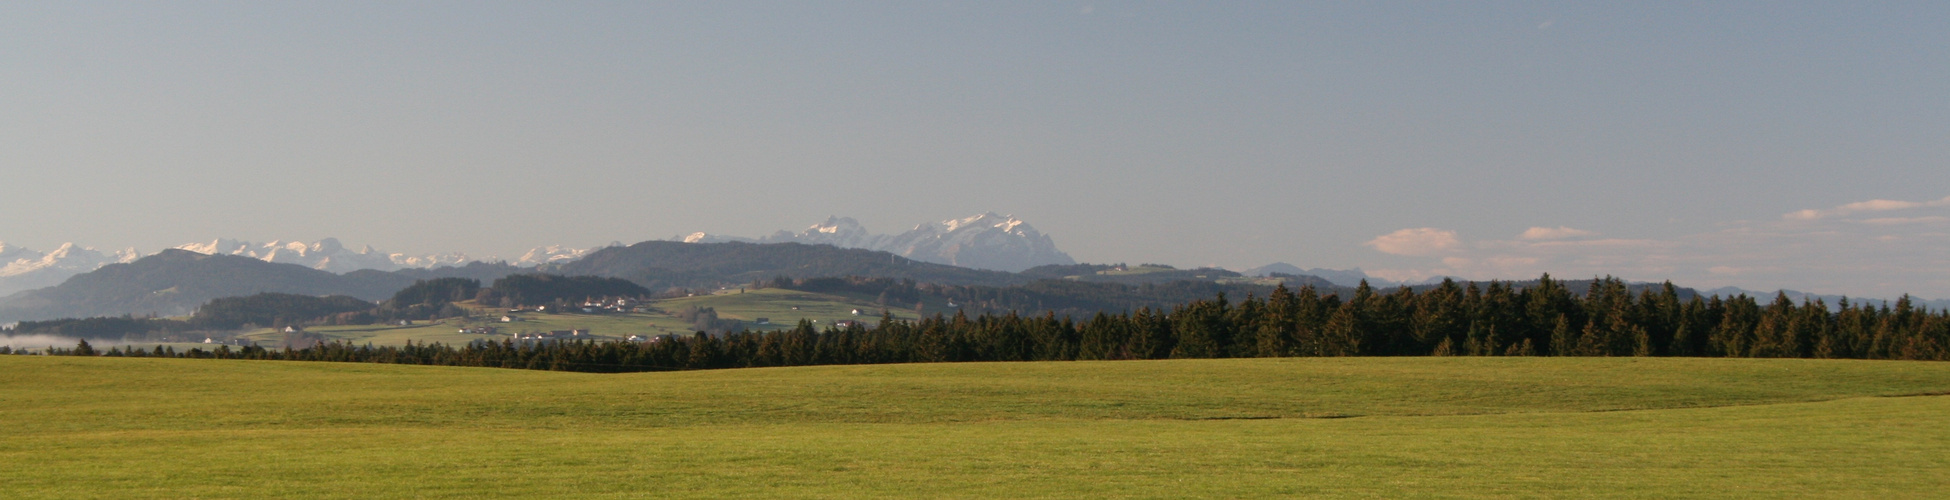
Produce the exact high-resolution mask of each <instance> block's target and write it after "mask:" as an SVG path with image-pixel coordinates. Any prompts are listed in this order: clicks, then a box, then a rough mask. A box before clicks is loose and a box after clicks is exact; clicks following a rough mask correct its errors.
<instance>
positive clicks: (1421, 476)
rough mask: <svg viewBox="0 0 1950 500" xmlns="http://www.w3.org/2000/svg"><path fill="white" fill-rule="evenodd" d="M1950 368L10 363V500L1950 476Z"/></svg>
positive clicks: (888, 493)
mask: <svg viewBox="0 0 1950 500" xmlns="http://www.w3.org/2000/svg"><path fill="white" fill-rule="evenodd" d="M1946 392H1950V364H1940V363H1920V362H1873V361H1825V360H1745V359H1633V358H1340V359H1317V358H1315V359H1248V360H1182V361H1122V362H1059V363H966V364H921V365H881V366H845V367H805V368H780V369H748V370H721V371H700V372H680V373H644V374H621V375H598V374H577V373H552V372H534V371H517V370H499V369H472V368H438V367H418V366H396V365H373V364H332V363H288V362H261V361H259V362H253V361H216V360H166V359H134V358H123V359H112V358H70V357H39V356H4V357H0V420H4V421H5V422H7V425H6V426H5V427H0V466H4V468H0V470H4V471H5V474H7V478H6V480H5V481H0V497H5V498H191V497H195V498H227V497H326V498H387V497H416V498H479V497H537V496H543V497H551V496H552V497H578V498H638V497H752V496H773V497H795V498H807V497H813V498H858V497H1143V498H1159V497H1186V496H1204V497H1269V496H1307V497H1326V498H1335V497H1340V498H1357V497H1358V498H1374V497H1385V498H1398V497H1459V498H1482V497H1493V498H1508V497H1579V498H1584V497H1613V498H1619V497H1627V498H1669V497H1737V498H1752V497H1800V498H1837V497H1855V498H1931V497H1940V495H1941V494H1942V493H1941V492H1942V491H1945V490H1946V488H1950V398H1946V397H1944V396H1941V394H1945V393H1946Z"/></svg>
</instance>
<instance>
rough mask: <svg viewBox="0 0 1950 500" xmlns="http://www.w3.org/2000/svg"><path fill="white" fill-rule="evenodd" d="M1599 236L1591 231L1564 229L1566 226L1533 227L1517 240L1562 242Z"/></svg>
mask: <svg viewBox="0 0 1950 500" xmlns="http://www.w3.org/2000/svg"><path fill="white" fill-rule="evenodd" d="M1597 234H1598V233H1594V232H1591V231H1586V230H1583V229H1572V228H1569V227H1564V226H1557V227H1533V228H1530V229H1525V230H1524V231H1523V234H1522V235H1519V236H1517V239H1520V240H1562V239H1569V238H1580V237H1585V236H1596V235H1597Z"/></svg>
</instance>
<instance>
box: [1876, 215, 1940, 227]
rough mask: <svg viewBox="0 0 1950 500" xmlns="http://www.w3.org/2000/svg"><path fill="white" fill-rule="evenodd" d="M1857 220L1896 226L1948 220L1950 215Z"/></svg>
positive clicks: (1878, 224)
mask: <svg viewBox="0 0 1950 500" xmlns="http://www.w3.org/2000/svg"><path fill="white" fill-rule="evenodd" d="M1857 222H1861V223H1863V224H1874V225H1877V226H1896V225H1903V224H1929V223H1932V222H1950V217H1944V216H1941V215H1932V216H1928V217H1879V218H1875V219H1862V220H1860V221H1857Z"/></svg>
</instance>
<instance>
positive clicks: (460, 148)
mask: <svg viewBox="0 0 1950 500" xmlns="http://www.w3.org/2000/svg"><path fill="white" fill-rule="evenodd" d="M1946 27H1950V2H1941V1H1936V2H1915V3H1863V2H1828V3H1792V2H1714V3H1704V4H1696V5H1686V4H1681V3H1677V2H1629V3H1618V4H1614V5H1597V3H1596V2H1564V3H1550V2H1522V3H1498V2H1470V3H1436V2H1395V3H1374V4H1352V3H1334V4H1326V3H1299V2H1270V3H1215V2H1202V1H1201V2H1139V3H1116V2H1050V3H1001V2H991V1H981V2H912V3H895V2H868V3H785V2H780V3H770V2H768V3H735V2H682V3H669V4H658V3H638V2H630V3H566V2H539V3H532V4H520V3H517V4H499V3H486V2H472V1H470V2H456V3H434V2H411V3H385V4H368V3H354V2H310V3H272V2H237V3H186V2H167V3H164V2H145V3H137V4H121V3H111V4H104V3H79V2H46V3H32V2H8V3H4V4H0V240H5V241H7V242H9V243H12V244H16V245H22V246H27V247H30V248H37V249H40V250H48V249H52V248H53V247H54V246H56V245H58V244H59V243H61V242H65V241H74V242H78V243H80V244H83V245H92V246H98V247H122V246H136V247H139V248H141V249H143V250H146V251H154V250H155V249H158V248H162V247H166V246H173V245H177V244H181V243H187V242H191V241H198V240H209V239H212V238H216V237H220V236H221V237H232V238H242V239H249V240H257V241H263V240H270V239H279V238H282V239H307V240H309V239H317V238H321V237H325V236H336V237H339V238H340V239H342V240H344V241H346V242H347V243H348V244H351V245H354V246H357V245H361V244H371V245H373V246H376V247H380V248H382V249H387V250H394V251H406V252H436V251H455V250H459V251H467V252H470V253H474V254H499V255H502V256H513V255H515V254H518V253H520V252H521V251H522V250H523V249H526V248H528V247H532V246H537V245H544V244H557V243H560V244H571V245H595V244H601V243H607V242H609V241H612V240H620V241H624V242H633V241H639V240H644V239H652V238H665V237H669V236H671V235H674V234H678V233H688V232H692V231H709V232H713V233H723V234H733V235H760V234H765V233H769V232H771V231H774V230H778V229H786V228H793V229H796V228H800V227H803V226H805V225H807V224H811V223H813V222H817V221H819V220H822V219H824V218H825V216H827V215H851V216H854V217H857V218H859V219H860V220H861V221H862V222H863V223H865V224H866V225H867V226H868V227H869V228H873V229H876V230H878V231H882V232H894V231H898V230H901V229H904V228H905V227H906V226H909V225H912V224H914V223H917V222H921V221H924V220H934V219H946V218H952V217H959V216H965V215H970V214H974V213H978V212H982V211H996V212H999V213H1013V214H1015V215H1017V216H1020V217H1023V218H1024V219H1026V220H1028V221H1030V222H1031V223H1032V224H1034V225H1035V226H1036V227H1037V228H1038V229H1041V230H1042V231H1044V232H1046V233H1049V234H1051V235H1053V236H1054V237H1055V238H1056V240H1057V243H1058V244H1059V245H1060V246H1061V247H1062V248H1064V249H1066V250H1068V251H1069V252H1070V253H1071V254H1072V255H1074V256H1075V257H1077V258H1078V259H1079V260H1083V261H1090V262H1117V261H1128V262H1134V263H1135V262H1165V263H1172V264H1177V265H1182V266H1191V265H1211V264H1216V265H1222V266H1228V267H1234V268H1243V267H1248V266H1256V265H1260V264H1265V263H1269V262H1273V261H1285V262H1290V263H1293V264H1297V265H1301V266H1305V267H1337V268H1345V267H1354V266H1360V267H1362V268H1365V269H1367V270H1369V271H1370V272H1373V273H1375V274H1379V275H1384V276H1390V277H1415V276H1426V275H1432V274H1454V275H1461V276H1465V277H1471V278H1499V277H1500V278H1510V277H1526V278H1527V277H1534V276H1535V274H1536V273H1538V272H1542V271H1551V272H1553V273H1557V274H1559V275H1560V276H1563V275H1568V276H1590V275H1593V274H1615V275H1619V276H1623V277H1627V278H1631V279H1646V280H1657V279H1668V278H1669V279H1673V280H1675V281H1678V282H1679V283H1680V284H1682V285H1690V286H1720V285H1728V284H1731V285H1740V286H1746V287H1750V288H1772V287H1789V288H1797V289H1803V290H1808V291H1817V292H1829V293H1849V294H1855V295H1873V296H1890V295H1894V294H1897V293H1901V292H1912V293H1916V294H1918V295H1923V296H1927V297H1950V162H1947V161H1946V160H1950V29H1946ZM1874 200H1882V201H1874ZM1804 210H1805V211H1806V212H1803V211H1804Z"/></svg>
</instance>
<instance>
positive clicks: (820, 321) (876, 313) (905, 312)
mask: <svg viewBox="0 0 1950 500" xmlns="http://www.w3.org/2000/svg"><path fill="white" fill-rule="evenodd" d="M465 305H467V306H468V308H469V309H477V310H479V311H481V312H480V313H479V314H478V315H477V316H476V317H474V318H448V319H443V320H439V321H432V322H428V321H419V322H415V323H414V324H412V325H405V326H402V325H385V324H381V325H340V326H313V327H309V328H306V330H307V331H309V332H311V333H313V334H316V335H318V336H319V337H323V338H324V339H325V340H326V341H345V342H351V343H353V344H368V343H369V344H373V345H394V346H396V345H402V344H405V343H407V342H408V341H411V342H414V343H418V344H425V343H431V342H439V343H443V344H448V345H460V344H466V343H468V342H473V341H476V340H490V341H500V340H504V339H508V338H510V337H512V336H513V334H517V333H525V332H549V331H555V330H578V329H580V330H588V331H589V332H590V333H591V334H592V335H594V336H595V337H597V338H599V339H607V340H623V339H625V338H628V337H630V336H631V335H643V336H654V335H670V334H677V335H689V334H690V333H691V332H692V331H694V328H692V324H691V323H690V322H687V321H684V320H682V319H679V318H678V317H677V316H675V313H676V312H678V311H682V310H684V309H686V308H691V307H708V308H711V309H712V310H714V311H717V313H718V317H720V318H723V319H730V320H739V321H743V322H744V328H745V329H748V330H751V331H754V332H763V331H772V330H779V329H785V328H792V327H794V326H796V325H798V323H799V320H801V319H805V320H810V321H812V322H813V324H814V325H815V326H816V327H817V328H820V329H825V328H827V327H830V326H832V325H833V324H834V323H835V322H837V321H841V320H852V321H865V322H869V323H875V322H878V321H880V314H881V312H882V311H883V310H885V311H886V312H887V313H888V314H890V315H892V316H893V317H894V318H895V319H900V320H906V321H915V320H919V319H921V316H920V314H917V313H916V312H915V310H914V309H913V304H905V305H904V307H895V306H888V307H882V306H879V305H876V304H874V302H873V301H872V300H867V299H862V298H858V297H847V296H843V295H833V294H824V293H813V292H802V291H796V290H786V289H780V288H766V289H757V290H751V291H741V290H736V289H732V290H725V291H722V292H720V293H716V294H706V295H698V296H695V297H680V298H674V299H664V300H658V301H655V302H653V303H651V304H649V306H650V307H652V308H654V309H656V310H658V311H662V312H641V313H621V314H582V313H579V312H578V313H539V312H534V311H524V312H508V313H505V314H504V313H503V312H502V311H504V310H503V309H499V308H479V307H478V306H475V305H474V304H473V303H471V302H469V303H465ZM856 310H857V311H859V312H860V314H854V311H856ZM923 310H924V311H930V312H928V314H933V313H934V312H942V311H952V310H951V309H948V308H946V307H945V306H943V305H940V304H934V305H928V306H926V307H924V308H923ZM949 314H952V312H950V313H949ZM502 316H511V317H512V318H511V319H517V318H518V319H519V321H512V322H505V323H504V322H501V321H500V318H501V317H502ZM760 319H764V320H767V321H766V322H765V323H760V322H759V320H760ZM482 326H488V327H494V328H495V329H496V332H495V333H494V334H480V333H466V332H463V331H461V330H462V329H463V328H467V327H482ZM241 337H243V338H246V339H249V340H251V341H253V342H256V343H258V344H259V345H264V346H269V347H273V348H275V347H281V346H282V345H283V344H284V341H283V339H284V335H283V333H282V332H280V331H278V330H275V329H271V328H263V329H259V330H256V331H252V332H246V333H244V334H242V335H241ZM316 341H317V340H309V341H301V342H299V343H298V344H297V347H306V346H308V345H310V344H309V342H316ZM136 345H137V346H139V347H148V346H150V345H152V344H136ZM174 346H177V347H179V349H188V348H191V347H197V346H196V345H192V344H175V345H174ZM60 347H69V346H60Z"/></svg>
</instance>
